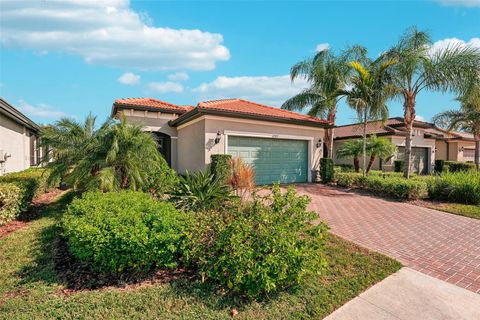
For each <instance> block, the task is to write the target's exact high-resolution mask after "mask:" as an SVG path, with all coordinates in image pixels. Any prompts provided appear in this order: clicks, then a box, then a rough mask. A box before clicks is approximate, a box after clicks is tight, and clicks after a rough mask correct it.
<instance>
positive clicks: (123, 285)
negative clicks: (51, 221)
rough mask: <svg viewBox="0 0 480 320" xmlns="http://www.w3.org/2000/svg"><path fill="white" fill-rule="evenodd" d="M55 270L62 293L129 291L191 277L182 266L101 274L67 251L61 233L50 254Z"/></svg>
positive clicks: (192, 276)
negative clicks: (62, 283) (59, 279)
mask: <svg viewBox="0 0 480 320" xmlns="http://www.w3.org/2000/svg"><path fill="white" fill-rule="evenodd" d="M53 260H54V264H55V270H56V271H57V273H58V275H59V276H60V278H61V279H62V281H63V282H64V286H65V287H66V289H64V290H63V293H64V294H67V295H68V294H72V293H75V292H77V291H85V290H98V289H107V288H112V287H115V288H120V289H122V290H129V289H134V288H138V287H140V286H148V285H153V284H161V283H169V282H171V281H174V280H179V279H193V278H194V275H193V274H192V273H190V272H188V271H186V270H185V269H181V268H179V269H174V270H156V271H151V272H141V273H140V272H139V273H132V272H129V273H125V274H102V273H99V272H96V271H94V270H92V269H91V268H90V267H88V266H86V265H85V264H82V263H81V262H80V261H78V260H77V259H76V258H75V257H74V256H73V255H72V254H71V253H70V252H69V251H68V245H67V242H66V240H65V238H63V237H62V236H59V237H57V239H56V241H55V248H54V253H53Z"/></svg>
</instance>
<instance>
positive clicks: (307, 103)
mask: <svg viewBox="0 0 480 320" xmlns="http://www.w3.org/2000/svg"><path fill="white" fill-rule="evenodd" d="M350 53H351V52H346V53H344V54H343V55H341V56H338V57H337V56H335V55H334V54H332V53H331V51H330V50H329V49H325V50H322V51H319V52H318V53H316V54H315V56H314V57H313V58H311V59H307V60H304V61H301V62H299V63H297V64H295V65H294V66H293V67H292V68H291V70H290V77H291V79H292V82H293V81H295V79H297V78H303V79H306V80H308V81H309V82H310V83H311V86H310V87H309V88H307V89H305V90H303V91H302V92H301V93H299V94H297V95H296V96H294V97H292V98H290V99H288V100H287V101H285V103H283V105H282V109H287V110H296V111H301V110H304V109H305V108H306V107H310V109H309V110H308V114H309V115H311V116H315V117H320V118H323V119H326V120H328V121H329V122H331V123H332V124H335V117H336V113H337V103H338V101H339V100H340V99H341V96H340V95H339V91H340V90H343V89H345V87H346V84H347V77H348V74H349V68H348V66H347V64H346V58H347V57H348V56H349V55H350ZM333 130H334V129H333V128H329V129H327V130H326V131H325V143H326V145H327V146H328V157H329V158H332V153H333V134H334V131H333Z"/></svg>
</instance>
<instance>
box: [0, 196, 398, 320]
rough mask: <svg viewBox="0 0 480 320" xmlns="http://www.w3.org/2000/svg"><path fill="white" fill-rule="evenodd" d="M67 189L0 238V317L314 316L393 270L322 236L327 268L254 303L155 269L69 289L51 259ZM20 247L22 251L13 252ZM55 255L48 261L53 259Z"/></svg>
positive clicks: (386, 261) (392, 264) (390, 263)
mask: <svg viewBox="0 0 480 320" xmlns="http://www.w3.org/2000/svg"><path fill="white" fill-rule="evenodd" d="M72 198H73V194H72V193H67V194H66V195H63V196H62V197H61V198H59V199H58V200H57V201H56V202H55V203H53V204H51V205H50V206H48V207H46V208H45V209H44V210H43V212H42V215H41V216H40V217H39V218H38V219H36V220H34V221H31V222H30V223H29V224H28V226H27V227H26V228H23V229H21V230H18V231H17V232H14V233H12V234H10V235H8V236H7V237H5V238H4V239H1V240H0V314H1V315H2V317H5V318H6V319H18V318H25V319H31V318H35V319H51V318H64V319H73V318H78V317H83V318H92V317H95V318H116V319H128V318H139V317H140V318H162V319H172V318H183V319H228V318H230V314H231V312H232V310H233V309H236V310H237V311H238V312H239V313H238V316H237V317H238V318H240V319H250V318H258V319H272V318H292V319H294V318H321V317H323V316H326V315H327V314H329V313H331V312H332V311H334V310H335V309H336V308H338V307H340V306H341V305H342V304H344V303H345V302H347V301H348V300H350V299H352V298H354V297H355V296H356V295H358V294H359V293H360V292H362V291H364V290H365V289H367V288H368V287H370V286H371V285H373V284H375V283H376V282H378V281H380V280H382V279H383V278H385V277H386V276H388V275H390V274H391V273H393V272H395V271H397V270H398V269H399V268H400V264H399V263H398V262H396V261H394V260H392V259H390V258H387V257H385V256H383V255H380V254H376V253H372V252H369V251H367V250H365V249H362V248H360V247H358V246H356V245H354V244H351V243H349V242H347V241H344V240H342V239H340V238H337V237H335V236H333V235H330V236H329V238H328V241H327V243H326V246H325V255H326V259H327V261H328V262H329V266H328V268H326V269H325V272H324V273H322V274H320V275H310V276H309V277H308V279H306V281H305V284H304V285H303V286H301V287H297V288H291V289H288V290H286V291H283V292H279V293H277V294H274V295H271V296H266V297H264V298H262V299H260V300H250V299H243V298H241V297H238V296H236V295H229V294H226V293H225V291H224V290H222V289H219V287H218V286H215V285H212V284H210V283H202V282H201V281H198V280H197V281H193V280H192V278H191V277H190V275H189V274H185V273H181V270H177V271H178V272H180V273H177V274H174V275H173V276H172V273H171V272H169V273H165V274H162V272H160V273H158V272H157V273H155V274H152V275H150V278H148V277H147V278H141V277H139V278H138V279H129V280H128V281H124V282H123V283H122V282H121V281H119V282H117V283H112V282H106V283H104V284H102V283H99V282H98V281H102V280H101V279H100V280H99V279H93V280H92V283H95V284H96V286H95V287H96V289H95V290H92V289H91V288H90V289H88V288H80V287H77V288H75V287H72V286H71V283H68V282H66V278H65V276H66V274H65V272H66V270H62V267H60V266H58V265H57V263H60V262H64V261H65V260H62V259H59V260H58V258H59V257H58V255H54V253H58V252H59V251H61V250H64V249H62V248H61V245H62V242H61V241H59V239H61V233H62V230H61V228H59V227H58V221H60V219H61V217H62V212H63V211H64V210H65V207H66V205H67V204H68V203H69V202H70V201H71V200H72ZM18 248H23V250H18ZM55 256H56V258H54V257H55Z"/></svg>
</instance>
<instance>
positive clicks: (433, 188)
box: [427, 171, 480, 204]
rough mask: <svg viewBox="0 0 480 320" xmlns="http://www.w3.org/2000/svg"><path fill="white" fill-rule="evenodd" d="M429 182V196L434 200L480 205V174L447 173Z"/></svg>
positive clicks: (473, 172)
mask: <svg viewBox="0 0 480 320" xmlns="http://www.w3.org/2000/svg"><path fill="white" fill-rule="evenodd" d="M427 182H428V195H429V196H430V197H431V198H433V199H437V200H443V201H450V202H459V203H466V204H480V172H476V171H460V172H445V173H443V174H442V175H441V176H436V177H433V178H430V179H428V181H427Z"/></svg>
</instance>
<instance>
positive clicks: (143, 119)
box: [121, 110, 178, 170]
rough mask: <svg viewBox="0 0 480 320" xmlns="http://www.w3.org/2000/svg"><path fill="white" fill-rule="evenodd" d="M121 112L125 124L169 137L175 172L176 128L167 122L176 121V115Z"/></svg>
mask: <svg viewBox="0 0 480 320" xmlns="http://www.w3.org/2000/svg"><path fill="white" fill-rule="evenodd" d="M121 112H122V113H123V114H124V115H125V117H126V118H127V122H129V123H134V124H138V125H142V126H144V129H145V131H155V132H162V133H165V134H167V135H169V136H170V137H171V165H172V168H173V169H176V170H177V167H178V159H177V155H178V151H177V148H178V143H177V142H178V139H177V128H174V127H170V126H169V125H168V121H170V120H173V119H176V118H177V115H175V114H171V113H160V112H152V111H140V110H122V111H121Z"/></svg>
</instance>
